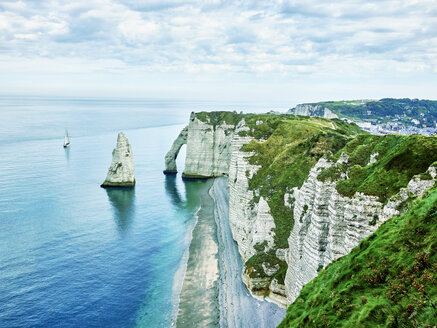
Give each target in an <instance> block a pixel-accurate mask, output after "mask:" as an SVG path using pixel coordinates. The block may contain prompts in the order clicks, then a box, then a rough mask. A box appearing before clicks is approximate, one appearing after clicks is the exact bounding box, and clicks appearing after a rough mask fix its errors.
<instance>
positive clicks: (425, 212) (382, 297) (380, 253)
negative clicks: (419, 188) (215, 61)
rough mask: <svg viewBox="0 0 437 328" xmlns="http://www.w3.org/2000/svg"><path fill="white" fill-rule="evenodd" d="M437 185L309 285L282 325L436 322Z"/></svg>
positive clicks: (417, 324)
mask: <svg viewBox="0 0 437 328" xmlns="http://www.w3.org/2000/svg"><path fill="white" fill-rule="evenodd" d="M436 235H437V189H436V188H434V189H433V190H431V191H430V192H428V194H427V195H426V197H424V198H423V200H417V201H415V202H414V203H413V204H412V205H411V207H410V210H408V211H407V212H406V213H405V214H404V215H402V216H399V217H394V218H392V219H390V220H388V221H387V222H385V223H384V224H383V225H382V226H381V227H380V228H379V229H378V230H377V231H376V232H375V233H373V234H372V235H370V236H369V237H368V238H366V239H365V240H363V241H362V242H361V243H360V244H359V245H358V246H357V247H355V248H354V249H353V250H352V251H351V252H350V253H349V254H348V255H346V256H344V257H342V258H340V259H338V260H337V261H334V262H333V263H331V264H329V265H328V266H327V267H326V269H325V270H321V271H320V273H319V275H318V276H317V277H316V278H314V279H313V280H312V281H311V282H310V283H308V284H307V285H305V286H304V288H303V289H302V291H301V293H300V295H299V297H298V298H297V299H296V300H295V302H294V303H293V304H291V305H290V307H289V308H288V310H287V315H286V318H285V319H284V321H283V322H282V323H281V324H280V325H279V327H282V328H284V327H435V326H436V325H437V316H436V312H437V284H436V279H437V274H436V272H437V240H436V238H435V236H436Z"/></svg>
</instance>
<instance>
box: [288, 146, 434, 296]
mask: <svg viewBox="0 0 437 328" xmlns="http://www.w3.org/2000/svg"><path fill="white" fill-rule="evenodd" d="M371 158H372V156H371ZM347 161H348V157H347V155H345V154H343V155H342V156H341V157H340V159H339V160H338V161H337V163H334V162H332V161H328V160H326V159H325V158H321V159H320V160H319V161H318V162H317V164H316V165H315V166H314V167H313V168H312V169H311V171H310V174H309V177H308V179H307V180H306V181H305V183H304V184H303V185H302V187H301V188H294V189H293V191H292V192H291V193H289V194H288V193H287V194H286V195H285V198H286V202H287V203H288V206H292V207H293V210H294V217H295V223H294V227H293V230H292V232H291V234H290V237H289V239H288V242H289V245H290V247H289V251H288V254H287V263H288V270H287V274H286V278H285V289H286V294H287V303H288V304H291V303H292V302H293V301H294V300H295V299H296V298H297V297H298V295H299V293H300V290H301V289H302V287H303V286H304V285H305V284H306V283H308V282H309V281H310V280H312V279H313V278H314V277H316V276H317V273H318V272H319V271H320V270H321V269H323V268H325V267H326V266H327V265H328V264H329V263H331V262H332V261H334V260H336V259H338V258H340V257H342V256H343V255H346V254H348V253H349V252H350V251H351V250H352V249H353V248H354V247H355V246H357V245H358V243H359V242H360V241H361V240H363V239H364V238H366V237H367V236H368V235H370V234H371V233H373V232H374V231H376V230H377V229H378V228H379V226H380V225H381V224H382V223H384V222H385V221H387V220H388V219H389V218H391V217H392V216H394V215H398V214H399V213H400V209H399V206H400V205H401V203H402V202H404V201H406V200H407V199H408V198H409V197H411V196H412V195H414V196H418V195H421V194H422V193H423V192H424V191H426V190H428V189H430V188H431V187H432V186H433V185H434V183H435V178H436V169H435V168H434V167H430V168H429V169H428V174H429V179H421V178H420V177H418V176H415V177H413V179H411V181H410V182H409V183H408V185H407V187H406V188H402V189H401V190H400V191H399V193H398V194H396V195H395V196H393V197H391V199H390V200H389V201H388V202H387V203H386V204H384V203H382V202H381V201H379V198H378V197H376V196H370V195H365V194H363V193H359V192H357V193H356V194H355V195H354V196H353V197H344V196H342V195H340V194H339V193H338V191H337V190H336V182H335V181H332V180H327V181H320V180H318V179H317V176H318V175H319V174H320V173H321V172H322V171H323V170H324V169H328V168H332V167H334V166H335V165H345V164H346V163H347ZM371 162H372V161H371ZM371 162H369V163H370V164H369V165H371V164H373V163H375V162H373V163H371ZM343 178H347V175H346V174H344V175H343Z"/></svg>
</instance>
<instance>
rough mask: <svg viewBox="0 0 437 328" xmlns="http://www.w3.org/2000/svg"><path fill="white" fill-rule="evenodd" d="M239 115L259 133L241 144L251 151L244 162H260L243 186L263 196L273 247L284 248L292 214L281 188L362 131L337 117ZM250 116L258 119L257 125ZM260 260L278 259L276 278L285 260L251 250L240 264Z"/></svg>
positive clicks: (294, 182) (273, 261)
mask: <svg viewBox="0 0 437 328" xmlns="http://www.w3.org/2000/svg"><path fill="white" fill-rule="evenodd" d="M245 120H246V124H247V125H248V126H249V127H250V131H248V132H247V134H248V135H250V136H253V137H254V138H255V139H258V140H259V139H261V141H258V140H252V141H251V142H250V143H248V144H246V145H244V146H243V148H242V150H244V151H248V152H252V151H253V152H254V155H253V156H251V157H250V158H249V163H250V164H254V165H260V166H261V168H260V169H259V170H258V171H257V173H256V174H254V176H253V177H252V178H251V179H249V190H253V191H255V190H257V191H259V197H260V196H262V197H264V199H266V201H267V203H268V204H269V207H270V213H271V215H272V217H273V219H274V221H275V228H274V232H275V236H274V241H275V249H277V248H287V247H288V237H289V236H290V232H291V229H292V228H293V225H294V218H293V210H292V209H290V208H289V207H287V206H285V204H284V195H285V193H286V192H289V191H291V189H292V188H293V187H300V186H301V185H302V184H303V182H304V181H305V179H306V178H307V177H308V173H309V171H310V169H311V168H312V167H313V166H314V164H315V163H316V162H317V161H318V160H319V159H320V158H321V157H322V156H323V155H325V154H326V153H327V152H336V151H337V150H339V149H341V148H343V147H344V146H345V145H346V143H347V142H348V141H349V140H351V138H352V136H355V135H357V134H359V133H363V131H361V130H360V129H359V128H358V127H357V126H356V125H351V124H347V123H345V122H343V121H340V120H326V119H321V118H308V117H302V116H293V115H272V114H263V115H255V114H249V115H247V116H246V117H245ZM256 121H258V123H259V121H262V122H263V123H262V124H258V125H257V124H256ZM264 140H265V141H264ZM259 197H254V199H253V201H254V202H257V201H258V200H259ZM278 261H279V262H278ZM263 262H268V263H270V264H271V265H274V264H276V263H278V264H279V265H280V267H281V268H280V270H279V271H278V273H277V274H276V275H274V276H273V277H272V278H277V279H278V281H279V282H281V283H282V282H283V279H284V275H285V271H286V268H287V265H286V263H285V262H283V261H280V260H279V259H277V258H276V255H275V253H274V252H273V251H271V252H267V253H265V252H259V253H257V254H255V255H254V256H252V257H251V258H250V259H249V260H248V261H247V262H246V267H248V269H250V268H251V267H255V268H260V266H261V264H262V263H263ZM249 271H250V272H253V271H251V270H249ZM256 272H257V273H256V274H255V273H254V274H253V275H251V276H253V277H255V276H259V272H260V270H256ZM261 272H262V270H261Z"/></svg>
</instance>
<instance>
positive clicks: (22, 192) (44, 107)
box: [0, 96, 286, 327]
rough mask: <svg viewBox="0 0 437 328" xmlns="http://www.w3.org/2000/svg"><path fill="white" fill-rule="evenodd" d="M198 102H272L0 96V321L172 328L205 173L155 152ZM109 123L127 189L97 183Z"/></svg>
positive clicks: (107, 156) (105, 161)
mask: <svg viewBox="0 0 437 328" xmlns="http://www.w3.org/2000/svg"><path fill="white" fill-rule="evenodd" d="M203 109H206V110H213V109H228V110H233V109H236V110H244V111H265V110H270V109H272V108H266V107H263V105H261V104H256V105H251V104H240V105H236V106H235V107H233V106H231V105H230V104H218V103H205V102H186V101H185V102H183V101H179V102H178V101H167V102H166V101H145V100H130V101H127V100H117V99H112V100H108V99H107V100H104V99H68V98H38V97H4V96H3V97H0V327H134V326H138V327H168V326H170V324H171V315H172V311H173V310H174V309H173V304H174V303H173V302H172V289H173V278H174V276H175V273H176V271H177V270H178V268H179V267H180V265H181V259H182V256H183V254H184V251H185V250H186V248H187V247H188V246H189V240H187V232H188V231H189V230H190V228H192V226H193V224H194V222H195V219H194V213H195V212H196V211H197V209H198V206H199V199H198V197H197V191H198V190H199V187H200V186H201V184H202V183H203V182H201V181H194V182H183V181H182V180H181V179H180V175H178V176H177V177H176V178H174V177H165V176H164V175H163V174H162V170H163V159H164V155H165V153H166V151H167V150H168V149H169V147H170V146H171V143H172V142H173V140H174V138H175V137H176V136H177V135H178V133H179V131H180V129H181V128H182V127H183V126H184V124H186V122H188V118H189V113H190V112H191V111H193V110H194V111H200V110H203ZM281 109H282V110H285V109H286V107H282V108H281ZM66 127H68V130H69V134H70V140H71V147H70V148H69V149H67V150H65V149H64V148H63V147H62V143H63V134H64V129H65V128H66ZM119 131H124V132H125V134H126V136H127V137H128V139H129V141H130V142H131V144H132V148H133V152H134V160H135V173H136V181H137V185H136V187H135V189H133V190H105V189H102V188H100V187H99V185H100V183H102V182H103V180H104V179H105V177H106V173H107V169H108V167H109V164H110V162H111V152H112V149H113V148H114V146H115V144H116V138H117V133H118V132H119ZM183 160H184V153H183V152H182V153H181V154H180V156H179V158H178V164H179V169H180V171H182V169H183ZM177 278H178V277H177ZM181 278H182V277H180V279H181ZM173 301H174V295H173Z"/></svg>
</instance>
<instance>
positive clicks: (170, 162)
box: [164, 126, 188, 174]
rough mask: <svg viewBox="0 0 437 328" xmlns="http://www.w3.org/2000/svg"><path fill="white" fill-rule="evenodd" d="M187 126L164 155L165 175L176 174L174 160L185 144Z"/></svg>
mask: <svg viewBox="0 0 437 328" xmlns="http://www.w3.org/2000/svg"><path fill="white" fill-rule="evenodd" d="M187 137H188V126H186V127H185V128H183V129H182V131H181V132H180V133H179V135H178V137H177V138H176V140H175V141H174V142H173V144H172V146H171V148H170V150H169V151H168V153H167V154H166V155H165V170H164V173H165V174H172V173H177V172H178V170H177V167H176V158H177V157H178V154H179V151H180V150H181V147H182V146H183V145H185V144H186V143H187Z"/></svg>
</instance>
